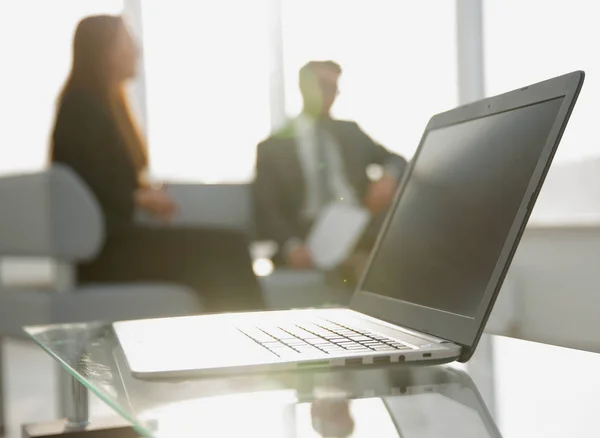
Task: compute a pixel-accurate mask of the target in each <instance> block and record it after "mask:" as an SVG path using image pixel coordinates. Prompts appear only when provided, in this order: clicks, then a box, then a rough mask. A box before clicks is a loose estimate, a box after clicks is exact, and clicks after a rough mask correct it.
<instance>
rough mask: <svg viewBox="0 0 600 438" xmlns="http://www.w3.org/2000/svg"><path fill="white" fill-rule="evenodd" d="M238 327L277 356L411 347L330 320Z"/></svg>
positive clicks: (361, 351) (405, 348) (379, 350)
mask: <svg viewBox="0 0 600 438" xmlns="http://www.w3.org/2000/svg"><path fill="white" fill-rule="evenodd" d="M238 330H239V331H240V332H242V333H243V334H245V335H246V336H248V337H249V338H251V339H252V340H254V341H255V342H256V343H258V344H260V345H262V346H263V347H265V348H267V349H268V350H269V351H271V352H273V353H275V354H276V355H277V356H279V357H283V358H286V359H288V358H293V357H295V356H298V355H299V354H306V353H316V352H323V353H327V354H332V353H343V352H348V353H368V352H384V351H397V350H412V347H410V346H408V345H406V344H404V343H402V342H399V341H397V340H395V339H391V338H388V337H385V336H380V335H378V334H375V333H372V332H370V331H368V330H355V329H352V328H350V327H347V326H345V325H342V324H338V323H336V322H333V321H328V320H323V321H321V320H320V321H317V322H310V323H304V324H296V323H290V324H289V325H288V324H279V325H277V326H266V325H265V326H262V325H254V326H252V327H238Z"/></svg>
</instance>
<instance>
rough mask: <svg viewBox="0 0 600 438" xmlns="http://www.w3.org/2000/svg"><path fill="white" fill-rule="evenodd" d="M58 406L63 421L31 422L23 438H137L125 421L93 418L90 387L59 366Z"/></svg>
mask: <svg viewBox="0 0 600 438" xmlns="http://www.w3.org/2000/svg"><path fill="white" fill-rule="evenodd" d="M57 377H58V385H59V388H58V406H59V411H60V414H61V416H64V419H62V420H56V421H51V422H47V423H38V424H28V425H24V426H23V427H22V435H21V436H22V437H23V438H59V437H64V436H68V437H69V438H137V437H138V435H137V434H136V433H135V431H134V430H133V429H132V428H131V427H130V426H129V425H128V424H126V423H124V422H122V420H110V421H109V422H102V421H100V422H94V424H90V421H89V411H88V409H89V401H88V390H87V388H86V387H85V386H83V385H82V384H81V383H79V381H78V380H77V379H75V378H74V377H72V376H71V375H70V374H69V373H67V371H66V370H64V369H63V368H62V367H60V368H59V369H58V372H57Z"/></svg>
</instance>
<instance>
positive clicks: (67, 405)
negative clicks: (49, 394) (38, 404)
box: [59, 370, 90, 431]
mask: <svg viewBox="0 0 600 438" xmlns="http://www.w3.org/2000/svg"><path fill="white" fill-rule="evenodd" d="M61 372H62V375H63V376H62V377H61V378H60V380H59V384H60V385H61V388H60V392H61V393H62V394H61V397H60V398H61V400H60V403H61V405H62V406H61V410H62V411H63V412H62V413H63V415H64V418H65V420H66V424H65V428H66V429H68V430H73V431H74V430H83V429H85V428H86V426H87V425H88V424H89V423H90V418H89V402H88V390H87V388H86V387H85V386H83V385H82V384H81V383H79V381H78V380H77V379H76V378H74V377H73V376H71V375H69V374H68V373H67V372H66V371H64V370H61Z"/></svg>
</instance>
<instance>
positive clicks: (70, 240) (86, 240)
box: [0, 165, 104, 262]
mask: <svg viewBox="0 0 600 438" xmlns="http://www.w3.org/2000/svg"><path fill="white" fill-rule="evenodd" d="M103 243H104V221H103V216H102V211H101V209H100V206H99V205H98V202H97V201H96V199H95V197H94V195H93V194H92V193H91V191H90V190H89V189H88V187H87V186H86V185H85V183H84V182H83V181H82V180H81V179H80V178H79V177H78V176H77V174H76V173H75V172H73V171H72V170H70V169H69V168H67V167H65V166H62V165H52V166H51V167H49V168H48V169H47V170H44V171H41V172H35V173H26V174H16V175H7V176H1V177H0V256H30V257H53V258H55V259H58V260H61V261H65V262H72V261H77V260H86V259H90V258H93V257H94V256H95V255H96V254H97V252H98V251H99V250H100V248H101V246H102V244H103Z"/></svg>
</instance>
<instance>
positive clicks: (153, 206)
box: [135, 187, 177, 222]
mask: <svg viewBox="0 0 600 438" xmlns="http://www.w3.org/2000/svg"><path fill="white" fill-rule="evenodd" d="M135 204H136V205H137V206H138V207H139V208H141V209H142V210H145V211H146V212H148V213H149V214H150V215H151V216H153V217H155V218H157V219H159V220H160V221H162V222H170V221H171V219H172V218H173V214H174V213H175V212H176V211H177V205H175V203H174V202H173V200H172V199H171V197H170V196H169V195H168V194H167V193H166V192H165V191H164V190H163V189H162V188H152V187H145V188H141V189H139V190H138V191H136V192H135Z"/></svg>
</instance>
